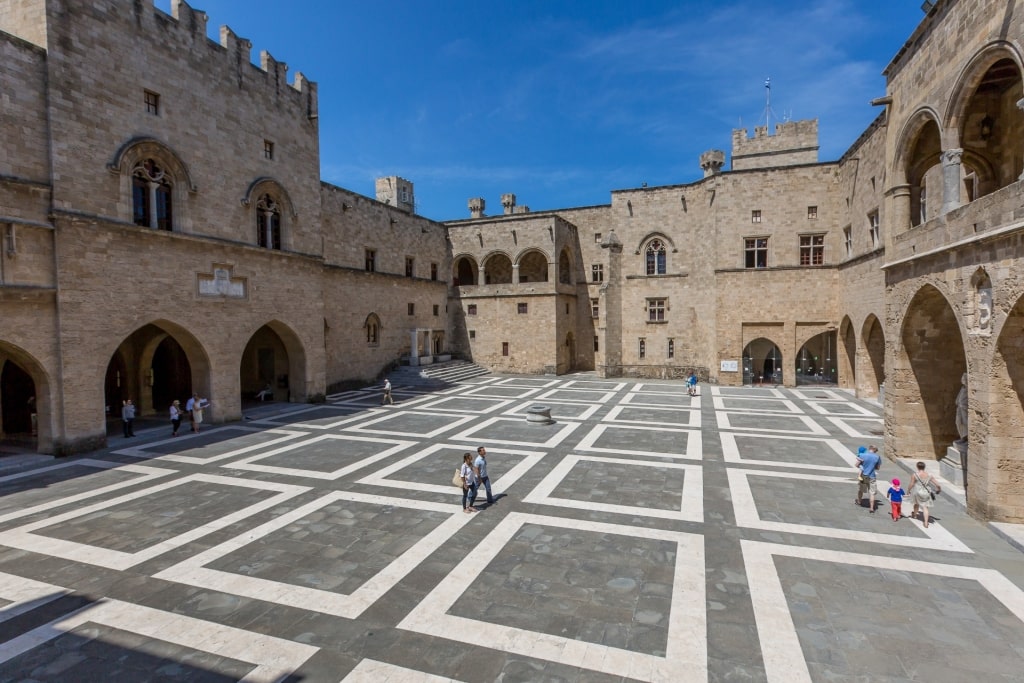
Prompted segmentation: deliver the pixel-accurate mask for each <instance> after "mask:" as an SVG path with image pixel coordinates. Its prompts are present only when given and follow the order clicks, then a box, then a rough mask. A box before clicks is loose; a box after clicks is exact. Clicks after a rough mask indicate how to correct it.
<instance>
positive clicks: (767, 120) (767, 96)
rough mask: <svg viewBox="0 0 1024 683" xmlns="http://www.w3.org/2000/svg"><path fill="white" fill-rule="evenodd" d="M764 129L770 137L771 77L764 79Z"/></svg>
mask: <svg viewBox="0 0 1024 683" xmlns="http://www.w3.org/2000/svg"><path fill="white" fill-rule="evenodd" d="M764 91H765V96H764V97H765V100H764V128H765V130H766V131H768V134H769V135H771V127H772V125H771V115H772V79H771V76H769V77H768V78H766V79H764Z"/></svg>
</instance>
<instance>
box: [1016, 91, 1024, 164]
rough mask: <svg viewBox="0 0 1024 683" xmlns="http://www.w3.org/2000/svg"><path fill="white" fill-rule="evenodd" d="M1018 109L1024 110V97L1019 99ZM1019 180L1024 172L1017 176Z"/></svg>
mask: <svg viewBox="0 0 1024 683" xmlns="http://www.w3.org/2000/svg"><path fill="white" fill-rule="evenodd" d="M1017 109H1020V110H1021V111H1024V98H1021V99H1019V100H1017ZM1017 180H1024V172H1022V173H1021V174H1020V175H1019V176H1018V177H1017Z"/></svg>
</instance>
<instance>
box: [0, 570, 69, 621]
mask: <svg viewBox="0 0 1024 683" xmlns="http://www.w3.org/2000/svg"><path fill="white" fill-rule="evenodd" d="M70 593H71V591H69V590H68V589H66V588H61V587H60V586H54V585H51V584H48V583H42V582H40V581H36V580H34V579H26V578H25V577H23V576H17V575H15V574H7V573H3V572H0V598H2V599H3V600H7V601H8V602H9V604H7V605H4V606H3V608H0V622H2V621H7V620H8V619H13V618H14V617H16V616H18V615H20V614H24V613H25V612H29V611H31V610H34V609H35V608H36V607H39V606H40V605H45V604H46V603H48V602H53V601H54V600H56V599H57V598H61V597H63V596H65V595H69V594H70Z"/></svg>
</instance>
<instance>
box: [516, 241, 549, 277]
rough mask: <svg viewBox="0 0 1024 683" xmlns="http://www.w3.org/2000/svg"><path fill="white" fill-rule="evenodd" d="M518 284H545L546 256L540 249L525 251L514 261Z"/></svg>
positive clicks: (546, 272)
mask: <svg viewBox="0 0 1024 683" xmlns="http://www.w3.org/2000/svg"><path fill="white" fill-rule="evenodd" d="M516 264H517V265H518V266H519V281H520V282H547V281H548V255H547V253H545V252H544V251H543V250H541V249H526V250H525V251H523V252H522V253H521V254H519V258H518V259H516Z"/></svg>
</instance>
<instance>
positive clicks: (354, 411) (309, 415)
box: [249, 404, 383, 429]
mask: <svg viewBox="0 0 1024 683" xmlns="http://www.w3.org/2000/svg"><path fill="white" fill-rule="evenodd" d="M378 412H383V411H376V410H367V409H366V408H360V407H358V406H349V405H331V404H326V405H321V406H316V407H313V408H305V409H303V410H294V411H292V412H289V413H285V414H283V415H275V416H273V417H268V418H264V419H260V420H252V421H251V422H250V423H249V424H253V425H263V424H267V425H276V426H280V427H299V428H302V429H331V428H332V427H338V426H340V425H343V424H348V423H349V422H352V421H354V420H357V419H359V418H365V417H369V416H371V415H375V414H376V413H378Z"/></svg>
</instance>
